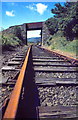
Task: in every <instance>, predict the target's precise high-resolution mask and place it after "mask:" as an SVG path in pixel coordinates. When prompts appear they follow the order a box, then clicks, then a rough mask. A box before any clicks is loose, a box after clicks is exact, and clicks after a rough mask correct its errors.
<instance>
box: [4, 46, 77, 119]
mask: <svg viewBox="0 0 78 120" xmlns="http://www.w3.org/2000/svg"><path fill="white" fill-rule="evenodd" d="M77 70H78V61H77V60H74V62H72V59H68V58H67V59H66V57H64V56H62V55H58V54H55V53H54V52H51V51H47V50H46V49H43V48H39V47H38V46H32V47H31V48H29V49H28V52H27V55H26V58H25V61H24V63H23V66H22V68H21V70H20V73H19V76H18V79H17V82H16V84H15V87H14V89H13V92H12V94H11V97H10V100H9V102H8V104H7V106H6V108H5V111H4V112H3V118H32V119H34V118H35V119H37V120H38V119H39V120H41V119H43V118H45V119H52V120H54V119H57V120H61V119H64V120H66V119H68V118H70V119H74V120H76V119H78V114H77V106H78V97H77V95H78V81H77V78H78V71H77ZM10 111H11V112H10Z"/></svg>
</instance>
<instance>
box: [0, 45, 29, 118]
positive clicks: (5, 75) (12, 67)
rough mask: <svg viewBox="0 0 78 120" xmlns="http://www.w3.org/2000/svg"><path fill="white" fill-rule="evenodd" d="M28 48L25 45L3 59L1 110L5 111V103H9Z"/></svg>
mask: <svg viewBox="0 0 78 120" xmlns="http://www.w3.org/2000/svg"><path fill="white" fill-rule="evenodd" d="M27 49H28V47H23V48H22V50H19V52H16V53H13V54H12V55H11V57H10V58H9V57H8V60H5V61H2V62H3V66H2V68H1V70H2V73H0V112H1V111H3V112H4V111H5V105H7V103H8V101H9V99H10V95H11V93H12V91H13V88H14V86H15V84H16V80H17V77H18V75H19V72H20V69H21V67H22V64H23V61H24V59H25V56H26V52H27ZM0 117H1V116H0Z"/></svg>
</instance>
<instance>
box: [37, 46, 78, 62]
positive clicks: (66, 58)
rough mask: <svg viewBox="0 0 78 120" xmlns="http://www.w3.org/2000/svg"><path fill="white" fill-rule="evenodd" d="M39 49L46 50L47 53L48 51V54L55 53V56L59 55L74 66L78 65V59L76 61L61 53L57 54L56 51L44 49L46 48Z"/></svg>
mask: <svg viewBox="0 0 78 120" xmlns="http://www.w3.org/2000/svg"><path fill="white" fill-rule="evenodd" d="M39 48H41V49H44V50H46V51H48V52H51V53H54V54H55V55H58V56H60V57H63V58H64V59H65V60H69V61H71V63H72V64H74V63H76V62H77V63H78V59H76V58H73V57H70V56H66V55H63V54H61V53H58V52H55V51H53V50H50V49H48V48H44V47H39Z"/></svg>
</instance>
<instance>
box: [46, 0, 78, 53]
mask: <svg viewBox="0 0 78 120" xmlns="http://www.w3.org/2000/svg"><path fill="white" fill-rule="evenodd" d="M51 12H52V13H53V14H54V17H53V18H49V19H48V20H47V21H46V22H45V23H46V25H47V27H48V29H49V31H50V34H51V36H50V38H49V39H48V40H47V41H46V45H47V46H50V47H51V49H60V50H63V51H68V52H74V53H76V52H77V47H78V44H77V41H78V18H77V17H78V2H66V3H65V4H64V6H62V5H61V4H60V3H57V4H55V8H54V9H52V10H51Z"/></svg>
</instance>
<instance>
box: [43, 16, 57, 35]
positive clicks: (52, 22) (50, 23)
mask: <svg viewBox="0 0 78 120" xmlns="http://www.w3.org/2000/svg"><path fill="white" fill-rule="evenodd" d="M45 24H46V25H47V27H48V29H49V31H50V33H51V34H52V35H53V34H54V33H56V32H57V31H58V21H57V19H55V18H50V19H48V20H47V21H46V22H45Z"/></svg>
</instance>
